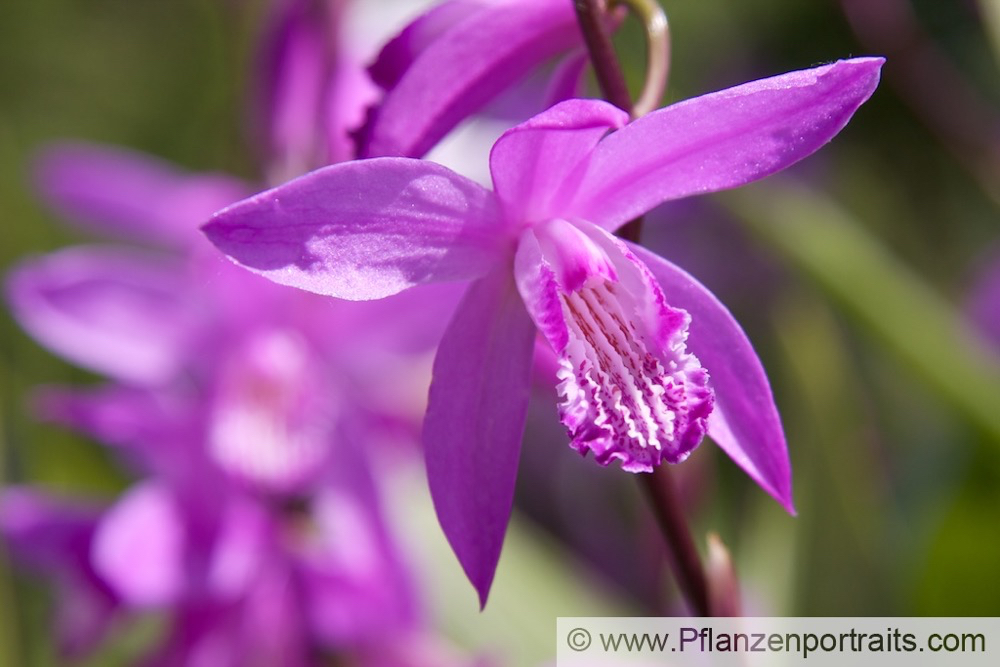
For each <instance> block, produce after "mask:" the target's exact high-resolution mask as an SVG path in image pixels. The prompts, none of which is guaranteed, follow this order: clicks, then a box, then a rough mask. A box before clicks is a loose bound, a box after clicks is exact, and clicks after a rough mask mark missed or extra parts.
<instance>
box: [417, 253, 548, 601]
mask: <svg viewBox="0 0 1000 667" xmlns="http://www.w3.org/2000/svg"><path fill="white" fill-rule="evenodd" d="M534 340H535V327H534V325H533V324H532V322H531V319H530V318H529V317H528V314H527V312H525V310H524V306H523V305H522V303H521V299H520V297H519V296H518V294H517V291H516V290H515V289H514V285H513V283H512V281H511V278H510V272H509V269H507V268H506V267H505V268H504V269H502V270H500V271H496V272H494V273H492V274H491V275H489V276H487V277H486V278H483V279H482V280H479V281H477V282H475V283H473V284H472V286H471V287H470V288H469V291H468V293H467V294H466V295H465V299H463V301H462V303H461V305H459V308H458V311H457V312H456V313H455V317H454V319H453V320H452V322H451V325H450V326H449V327H448V330H447V331H446V332H445V335H444V338H443V340H442V341H441V346H440V347H439V348H438V353H437V357H436V359H435V360H434V379H433V381H432V383H431V390H430V399H429V404H428V408H427V416H426V418H425V420H424V447H425V451H426V457H427V478H428V482H429V484H430V490H431V496H432V498H433V500H434V507H435V509H436V510H437V515H438V520H439V521H440V522H441V527H442V529H443V530H444V533H445V535H446V536H447V537H448V541H449V542H450V543H451V546H452V549H454V551H455V555H456V556H458V560H459V562H460V563H461V564H462V567H463V568H464V569H465V573H466V575H467V576H468V577H469V580H470V581H471V582H472V585H473V586H475V588H476V590H477V591H478V592H479V600H480V604H482V605H485V604H486V597H487V595H488V593H489V589H490V584H491V583H492V582H493V574H494V572H495V571H496V566H497V561H498V560H499V558H500V549H501V547H502V546H503V537H504V533H505V532H506V530H507V521H508V519H509V518H510V511H511V506H512V503H513V498H514V481H515V478H516V476H517V462H518V458H519V456H520V451H521V436H522V435H523V432H524V420H525V417H526V414H527V410H528V398H529V395H530V380H531V358H532V350H533V349H534Z"/></svg>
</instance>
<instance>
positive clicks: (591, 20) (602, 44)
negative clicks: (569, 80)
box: [574, 0, 632, 114]
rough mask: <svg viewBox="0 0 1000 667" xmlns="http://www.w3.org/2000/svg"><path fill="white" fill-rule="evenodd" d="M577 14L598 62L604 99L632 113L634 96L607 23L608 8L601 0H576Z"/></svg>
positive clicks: (598, 75) (598, 78) (592, 55)
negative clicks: (630, 93)
mask: <svg viewBox="0 0 1000 667" xmlns="http://www.w3.org/2000/svg"><path fill="white" fill-rule="evenodd" d="M574 5H575V6H576V18H577V21H579V22H580V30H581V31H582V32H583V41H584V43H586V45H587V51H588V52H589V53H590V62H591V63H592V64H593V65H594V75H595V76H596V77H597V85H599V86H600V87H601V93H602V94H603V95H604V99H606V100H607V101H608V102H611V103H612V104H614V105H615V106H616V107H618V108H619V109H623V110H625V111H627V112H628V113H629V114H631V113H632V97H631V96H630V95H629V92H628V86H626V85H625V76H624V75H623V74H622V68H621V65H619V63H618V56H617V55H616V54H615V47H614V45H613V44H612V43H611V37H610V35H608V31H607V30H605V27H604V17H605V13H606V12H605V9H604V7H603V5H602V3H601V2H600V0H574Z"/></svg>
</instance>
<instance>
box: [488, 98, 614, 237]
mask: <svg viewBox="0 0 1000 667" xmlns="http://www.w3.org/2000/svg"><path fill="white" fill-rule="evenodd" d="M627 122H628V114H627V113H625V112H624V111H622V110H621V109H619V108H617V107H615V106H613V105H611V104H608V103H607V102H604V101H601V100H567V101H565V102H561V103H559V104H557V105H555V106H554V107H552V108H551V109H548V110H546V111H543V112H542V113H540V114H538V115H537V116H535V117H533V118H531V119H530V120H528V121H526V122H524V123H522V124H520V125H518V126H517V127H514V128H512V129H510V130H508V131H507V132H505V133H504V135H503V136H502V137H500V138H499V139H498V140H497V142H496V144H494V146H493V150H492V151H491V152H490V172H491V173H492V175H493V187H494V189H495V190H496V193H497V198H498V199H499V200H500V202H501V204H502V205H503V208H504V213H505V215H506V216H507V218H508V219H510V220H521V221H528V222H537V221H540V220H545V219H547V218H551V217H555V216H558V215H560V214H561V213H563V211H564V209H565V204H566V202H567V201H568V200H569V196H568V195H566V194H563V193H574V192H576V188H577V185H578V180H577V179H578V178H579V176H580V174H579V173H576V174H574V170H575V169H576V167H577V166H579V165H580V164H581V163H582V162H583V161H584V159H585V158H586V157H587V156H588V155H589V154H590V152H591V151H592V150H594V146H596V145H597V142H598V141H600V139H601V138H602V137H603V136H604V135H606V134H607V133H608V132H610V131H611V130H614V129H617V128H620V127H622V126H623V125H625V123H627Z"/></svg>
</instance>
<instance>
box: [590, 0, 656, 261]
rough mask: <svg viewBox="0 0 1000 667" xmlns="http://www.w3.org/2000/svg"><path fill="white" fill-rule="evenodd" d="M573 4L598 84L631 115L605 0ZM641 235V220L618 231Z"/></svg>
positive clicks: (636, 237) (628, 237) (631, 238)
mask: <svg viewBox="0 0 1000 667" xmlns="http://www.w3.org/2000/svg"><path fill="white" fill-rule="evenodd" d="M573 4H574V5H575V7H576V18H577V20H578V21H579V23H580V30H581V32H583V41H584V43H586V45H587V51H588V52H589V53H590V62H591V64H592V65H593V66H594V75H595V76H596V78H597V85H599V86H600V87H601V93H602V94H603V95H604V99H606V100H607V101H608V102H611V103H612V104H614V105H615V106H616V107H618V108H619V109H623V110H624V111H627V112H628V113H629V115H631V114H632V96H631V95H629V92H628V86H627V85H625V76H624V75H623V74H622V68H621V65H620V64H619V62H618V55H617V54H616V53H615V47H614V45H613V44H612V43H611V36H610V35H609V34H608V31H607V30H605V28H604V16H605V12H604V7H603V6H602V3H601V1H600V0H573ZM641 235H642V218H641V217H639V218H636V219H635V220H633V221H631V222H629V223H627V224H625V225H623V226H622V227H621V229H619V230H618V236H620V237H621V238H623V239H625V240H627V241H632V242H633V243H638V242H639V237H640V236H641Z"/></svg>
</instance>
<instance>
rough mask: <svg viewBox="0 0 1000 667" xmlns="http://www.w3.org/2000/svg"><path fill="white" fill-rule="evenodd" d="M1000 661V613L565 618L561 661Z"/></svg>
mask: <svg viewBox="0 0 1000 667" xmlns="http://www.w3.org/2000/svg"><path fill="white" fill-rule="evenodd" d="M619 665H620V666H621V667H728V666H730V665H731V666H732V667H806V666H808V667H843V666H844V665H850V666H851V667H895V666H897V665H899V666H901V667H904V666H905V667H925V666H926V667H941V666H942V665H945V666H947V667H997V665H1000V618H979V617H975V618H704V619H703V618H594V617H579V618H577V617H561V618H559V619H558V622H557V624H556V667H619Z"/></svg>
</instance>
